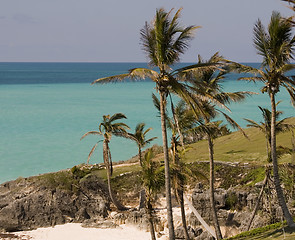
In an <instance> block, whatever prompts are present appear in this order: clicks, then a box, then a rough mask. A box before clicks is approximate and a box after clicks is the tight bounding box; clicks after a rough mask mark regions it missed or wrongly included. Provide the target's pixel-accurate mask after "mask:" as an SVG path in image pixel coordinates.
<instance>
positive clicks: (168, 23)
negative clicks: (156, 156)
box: [93, 8, 216, 239]
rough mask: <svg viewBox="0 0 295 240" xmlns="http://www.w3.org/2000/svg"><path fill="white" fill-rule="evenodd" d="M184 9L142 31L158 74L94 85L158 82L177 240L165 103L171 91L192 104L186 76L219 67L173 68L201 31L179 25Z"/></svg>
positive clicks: (138, 73)
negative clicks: (137, 80)
mask: <svg viewBox="0 0 295 240" xmlns="http://www.w3.org/2000/svg"><path fill="white" fill-rule="evenodd" d="M181 10H182V9H179V10H178V11H177V12H176V13H175V15H174V16H173V17H171V12H172V11H170V12H166V11H165V10H164V9H163V8H160V9H157V11H156V16H155V18H154V20H153V21H152V22H151V23H150V24H148V23H146V24H145V26H144V28H143V29H142V30H141V32H140V33H141V43H142V47H143V50H144V51H145V53H146V54H147V57H148V58H149V65H150V66H152V67H156V68H158V71H155V70H152V69H149V68H135V69H131V70H129V72H128V73H125V74H120V75H115V76H110V77H105V78H100V79H97V80H95V81H94V82H93V84H94V83H106V82H116V81H122V80H124V79H126V78H129V79H145V78H150V79H151V80H152V81H154V82H155V83H156V89H157V91H158V92H159V95H160V112H161V128H162V139H163V152H164V162H165V192H166V203H167V221H168V229H169V239H175V234H174V225H173V216H172V203H171V184H170V166H169V154H168V143H167V129H166V121H165V119H166V117H165V115H166V112H165V107H164V102H166V98H167V96H168V94H169V92H173V93H175V94H177V95H178V96H180V97H181V98H183V99H184V100H185V101H186V102H187V103H189V104H190V103H191V101H192V96H191V94H190V92H189V90H190V86H189V85H186V84H183V83H182V82H181V81H186V79H184V78H183V77H182V73H183V72H186V73H188V72H191V71H194V70H196V69H202V68H216V64H195V65H190V66H187V67H183V68H179V69H176V70H173V69H172V68H171V66H172V65H174V64H175V63H177V62H179V60H180V55H181V54H183V53H184V51H185V50H186V49H187V48H188V43H189V41H190V40H191V39H192V38H193V33H194V31H195V30H196V29H197V28H199V27H196V26H189V27H181V26H180V24H179V17H180V12H181ZM191 107H192V108H193V109H196V108H199V111H202V109H201V106H199V105H198V104H195V105H191Z"/></svg>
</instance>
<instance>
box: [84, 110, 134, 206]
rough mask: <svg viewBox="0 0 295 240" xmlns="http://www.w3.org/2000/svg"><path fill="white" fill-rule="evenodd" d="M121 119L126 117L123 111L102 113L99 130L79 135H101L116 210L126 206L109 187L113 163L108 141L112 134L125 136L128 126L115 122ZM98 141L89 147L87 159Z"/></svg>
mask: <svg viewBox="0 0 295 240" xmlns="http://www.w3.org/2000/svg"><path fill="white" fill-rule="evenodd" d="M121 119H126V116H125V115H124V114H123V113H115V114H114V115H112V116H110V115H103V120H102V122H101V123H100V124H99V126H98V130H99V131H90V132H87V133H85V134H84V135H83V136H82V137H81V140H82V139H83V138H85V137H86V136H88V135H100V136H103V161H104V164H105V167H106V170H107V179H108V190H109V195H110V198H111V200H112V202H113V203H114V205H115V206H116V207H117V209H118V210H126V209H127V208H126V207H124V206H123V205H122V204H121V203H120V202H119V201H118V200H117V199H116V197H115V196H114V195H113V192H112V188H111V176H112V174H113V163H112V157H111V151H110V147H109V142H110V141H111V138H112V135H115V136H120V137H122V136H125V135H126V134H127V131H126V130H127V129H129V127H128V126H127V125H126V124H125V123H123V122H117V121H118V120H121ZM99 142H100V141H98V142H97V143H96V144H95V145H94V146H93V148H92V149H91V151H90V153H89V155H88V161H89V158H90V157H91V155H92V154H93V152H94V150H95V149H96V147H97V145H98V143H99Z"/></svg>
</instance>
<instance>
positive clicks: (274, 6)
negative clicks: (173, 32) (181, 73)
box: [0, 0, 293, 62]
mask: <svg viewBox="0 0 295 240" xmlns="http://www.w3.org/2000/svg"><path fill="white" fill-rule="evenodd" d="M0 3H1V8H0V30H1V31H0V32H1V33H0V62H146V61H147V58H146V56H145V54H144V52H143V51H142V49H141V45H140V29H141V28H142V27H143V26H144V24H145V22H146V21H147V22H150V21H151V20H152V19H153V17H154V15H155V12H156V9H157V8H160V7H164V8H165V9H166V10H167V11H168V10H170V9H171V8H174V9H175V10H177V9H178V8H180V7H183V10H182V14H181V19H180V21H181V23H182V25H183V26H188V25H197V26H201V28H200V29H198V30H197V31H196V35H195V38H194V40H193V41H191V43H190V48H189V49H188V50H187V51H186V52H185V54H184V55H183V56H182V58H181V61H182V62H194V61H196V60H197V56H198V54H200V55H201V56H202V57H203V58H204V59H208V58H209V57H210V56H212V55H213V54H214V53H215V52H217V51H218V52H220V54H221V55H223V56H224V57H226V58H228V59H231V60H233V61H238V62H259V61H260V57H259V56H258V55H257V54H256V51H255V49H254V47H253V40H252V39H253V26H254V24H255V22H256V21H257V19H258V18H260V19H261V21H262V22H263V23H264V25H267V24H268V22H269V20H270V16H271V13H272V11H274V10H276V11H279V12H281V14H282V15H283V16H290V15H292V14H293V12H292V11H291V10H290V9H288V8H287V3H285V2H282V1H280V0H247V1H245V0H211V1H207V0H146V1H142V0H123V1H122V0H83V1H81V0H50V1H48V0H0Z"/></svg>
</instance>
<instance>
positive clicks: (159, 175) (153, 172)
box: [142, 149, 164, 240]
mask: <svg viewBox="0 0 295 240" xmlns="http://www.w3.org/2000/svg"><path fill="white" fill-rule="evenodd" d="M152 159H153V151H152V149H149V150H148V151H147V152H146V154H145V155H144V160H143V161H142V182H143V186H144V188H145V192H146V206H145V207H146V210H147V215H148V221H149V226H150V233H151V238H152V240H156V235H155V229H154V221H153V205H152V203H153V201H154V200H155V196H156V194H157V193H158V192H159V190H160V189H161V188H162V187H163V185H164V176H163V170H162V168H161V166H160V165H159V163H158V162H156V161H153V160H152Z"/></svg>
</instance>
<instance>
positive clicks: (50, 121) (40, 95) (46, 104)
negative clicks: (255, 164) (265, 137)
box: [0, 63, 294, 183]
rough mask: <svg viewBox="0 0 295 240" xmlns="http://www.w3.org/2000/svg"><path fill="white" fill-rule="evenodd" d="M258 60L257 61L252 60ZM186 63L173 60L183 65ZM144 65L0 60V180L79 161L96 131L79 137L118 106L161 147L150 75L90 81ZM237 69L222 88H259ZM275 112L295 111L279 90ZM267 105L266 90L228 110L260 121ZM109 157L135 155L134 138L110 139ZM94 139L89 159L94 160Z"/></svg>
mask: <svg viewBox="0 0 295 240" xmlns="http://www.w3.org/2000/svg"><path fill="white" fill-rule="evenodd" d="M252 64H253V65H254V66H258V64H256V63H252ZM185 65H187V64H180V66H185ZM134 67H146V64H145V63H0V134H1V135H0V136H1V137H0V183H2V182H5V181H8V180H12V179H16V178H18V177H28V176H31V175H38V174H41V173H46V172H53V171H58V170H61V169H64V168H70V167H72V166H74V165H77V164H81V163H86V161H87V157H88V154H89V151H90V150H91V148H92V146H93V145H94V144H95V143H96V142H97V141H98V140H99V138H98V137H97V136H88V137H86V138H85V139H83V140H82V141H80V138H81V136H82V135H83V134H84V133H86V132H87V131H90V130H97V129H98V124H99V122H100V121H101V120H102V116H103V115H108V114H111V115H112V114H114V113H117V112H122V113H124V114H125V115H126V116H127V119H126V121H124V122H125V123H126V124H128V125H129V126H130V128H131V130H130V131H132V132H133V129H134V127H135V126H136V124H137V123H139V122H145V123H146V127H152V128H153V130H152V131H150V134H149V136H148V137H154V136H157V137H158V139H157V140H155V141H154V142H153V144H158V145H161V127H160V118H159V116H158V112H157V110H156V109H155V107H154V106H153V103H152V99H151V95H152V93H156V91H155V84H154V83H153V82H151V81H143V82H125V83H111V84H103V85H100V84H99V85H90V83H91V82H92V81H93V80H95V79H97V78H101V77H105V76H110V75H116V74H121V73H125V72H126V71H127V70H128V69H131V68H134ZM237 78H238V75H237V74H232V75H230V76H229V78H228V79H225V80H224V84H223V86H224V90H225V91H253V92H259V89H260V87H261V86H260V85H257V84H254V83H248V82H244V81H236V79H237ZM277 99H278V100H279V99H280V100H282V102H281V103H280V104H279V107H278V108H279V110H281V111H284V117H289V116H294V108H293V107H291V104H290V100H289V98H288V96H287V94H286V92H284V91H281V93H280V94H279V95H278V98H277ZM258 105H259V106H262V107H269V99H268V96H267V95H266V94H258V95H255V96H252V97H249V98H248V99H247V100H246V101H245V102H244V103H242V104H232V105H231V106H230V109H231V111H232V113H230V115H231V116H232V117H233V118H234V119H235V120H236V121H237V122H238V123H239V124H240V125H241V126H242V127H245V126H246V122H245V121H244V120H243V118H250V119H254V120H256V121H261V120H262V119H261V116H260V111H259V109H258V108H257V106H258ZM110 149H111V153H112V158H113V161H120V160H127V159H129V158H131V157H132V156H134V155H136V154H137V146H136V144H135V143H134V142H132V141H130V140H127V139H122V138H116V137H113V138H112V140H111V144H110ZM102 161H103V160H102V146H101V145H99V146H98V148H97V150H96V152H95V154H94V155H93V156H92V158H91V159H90V163H101V162H102Z"/></svg>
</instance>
